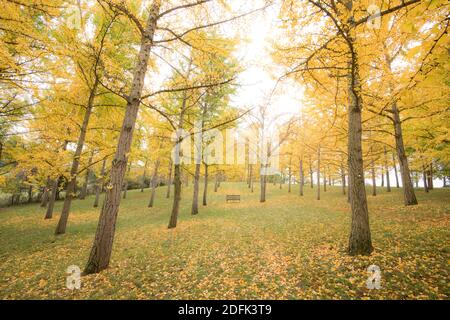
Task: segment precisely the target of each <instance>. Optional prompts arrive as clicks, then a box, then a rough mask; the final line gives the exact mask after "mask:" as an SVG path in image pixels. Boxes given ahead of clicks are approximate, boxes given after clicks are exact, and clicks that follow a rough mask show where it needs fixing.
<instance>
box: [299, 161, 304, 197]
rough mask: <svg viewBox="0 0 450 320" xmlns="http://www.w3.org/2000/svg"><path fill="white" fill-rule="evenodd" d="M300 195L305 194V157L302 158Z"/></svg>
mask: <svg viewBox="0 0 450 320" xmlns="http://www.w3.org/2000/svg"><path fill="white" fill-rule="evenodd" d="M299 172H300V196H303V186H304V185H305V176H304V173H303V159H301V160H300V171H299Z"/></svg>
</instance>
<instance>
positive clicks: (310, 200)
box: [0, 183, 450, 299]
mask: <svg viewBox="0 0 450 320" xmlns="http://www.w3.org/2000/svg"><path fill="white" fill-rule="evenodd" d="M165 192H166V189H165V188H160V189H159V190H158V194H157V198H156V207H155V208H147V203H148V198H149V190H145V192H144V193H141V192H139V191H130V192H129V193H128V198H127V199H126V200H123V201H122V204H121V208H120V213H119V219H118V222H117V232H116V238H115V242H114V250H113V254H112V260H111V265H110V268H109V269H108V270H106V271H104V272H102V273H100V274H96V275H89V276H86V277H82V286H81V289H80V290H78V291H71V290H69V289H67V288H66V277H67V274H66V270H67V267H68V266H71V265H78V266H80V268H81V269H83V267H84V264H85V263H86V261H87V258H88V255H89V250H90V247H91V244H92V241H93V237H94V233H95V229H96V225H97V221H98V215H99V209H94V208H92V203H93V199H92V198H87V199H86V200H83V201H81V200H78V201H75V202H74V203H73V206H72V213H71V216H70V219H69V225H68V229H67V234H66V235H63V236H59V237H55V236H54V235H53V232H54V228H55V226H56V223H57V219H58V218H59V212H60V209H61V206H62V203H58V204H57V205H56V208H55V217H54V218H53V220H50V221H45V220H44V219H43V218H44V210H43V209H42V208H40V207H39V205H23V206H19V207H11V208H3V209H0V298H1V299H448V297H449V293H450V289H449V269H450V260H449V259H450V258H449V252H450V248H449V243H450V242H449V239H450V230H449V221H450V219H449V213H450V190H443V189H436V190H433V191H431V192H430V193H429V194H425V193H424V191H423V190H417V196H418V199H419V202H420V204H419V205H418V206H412V207H405V206H403V201H402V199H403V197H402V194H401V190H400V189H394V190H393V192H392V193H387V192H386V191H384V190H379V195H378V196H376V197H372V196H370V195H369V196H368V199H369V209H370V222H371V229H372V240H373V244H374V247H375V250H374V252H373V254H372V255H371V256H367V257H350V256H347V255H346V252H345V249H346V245H347V241H348V235H349V228H350V210H349V206H348V204H347V201H346V197H345V196H343V195H342V193H341V189H340V188H339V187H333V188H331V190H328V192H326V193H324V192H322V200H320V201H317V200H315V189H314V190H313V189H310V188H309V187H308V188H306V189H305V196H304V197H300V196H299V195H298V186H294V188H293V190H292V193H291V194H289V193H288V192H287V186H283V189H282V190H280V189H279V187H278V186H273V185H270V186H269V189H268V199H267V202H266V203H264V204H260V203H259V201H258V192H257V190H255V193H253V194H252V193H251V192H250V191H249V190H248V189H247V188H246V186H245V185H244V184H237V183H223V184H222V187H221V188H220V190H219V192H218V193H213V192H212V190H211V192H210V199H209V205H208V207H206V208H201V212H200V214H199V215H198V216H195V217H193V216H191V215H190V210H189V209H190V204H191V194H192V189H191V188H190V187H189V188H185V190H184V191H183V202H182V207H181V213H180V217H179V223H178V227H177V228H176V229H175V230H168V229H167V223H168V221H169V214H170V207H171V200H169V199H166V198H165ZM236 193H238V194H241V195H242V202H241V203H236V204H227V203H226V202H225V195H226V194H236ZM373 264H375V265H377V266H379V267H380V269H381V277H382V278H381V289H379V290H376V289H375V290H369V289H367V287H366V280H367V277H368V274H367V268H368V267H369V266H370V265H373Z"/></svg>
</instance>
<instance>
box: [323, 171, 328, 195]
mask: <svg viewBox="0 0 450 320" xmlns="http://www.w3.org/2000/svg"><path fill="white" fill-rule="evenodd" d="M323 191H324V192H327V173H326V172H325V169H323Z"/></svg>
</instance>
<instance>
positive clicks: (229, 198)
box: [227, 194, 241, 203]
mask: <svg viewBox="0 0 450 320" xmlns="http://www.w3.org/2000/svg"><path fill="white" fill-rule="evenodd" d="M235 201H237V202H241V196H240V195H237V194H229V195H227V203H228V202H235Z"/></svg>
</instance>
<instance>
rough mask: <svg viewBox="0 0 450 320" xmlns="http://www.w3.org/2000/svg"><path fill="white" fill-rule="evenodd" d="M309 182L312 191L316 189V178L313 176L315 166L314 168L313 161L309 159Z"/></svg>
mask: <svg viewBox="0 0 450 320" xmlns="http://www.w3.org/2000/svg"><path fill="white" fill-rule="evenodd" d="M309 181H310V184H311V189H312V188H314V176H313V166H312V160H311V158H310V159H309Z"/></svg>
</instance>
